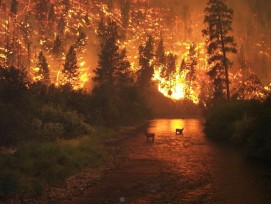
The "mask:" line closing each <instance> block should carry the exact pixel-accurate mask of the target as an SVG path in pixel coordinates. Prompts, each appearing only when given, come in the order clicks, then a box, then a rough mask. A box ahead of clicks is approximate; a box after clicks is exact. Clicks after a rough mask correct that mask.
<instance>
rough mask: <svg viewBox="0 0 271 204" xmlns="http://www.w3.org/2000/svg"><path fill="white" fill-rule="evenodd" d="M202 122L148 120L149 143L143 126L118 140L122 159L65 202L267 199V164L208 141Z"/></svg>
mask: <svg viewBox="0 0 271 204" xmlns="http://www.w3.org/2000/svg"><path fill="white" fill-rule="evenodd" d="M182 127H183V128H184V132H183V135H179V134H178V135H176V134H175V129H176V128H182ZM202 128H203V126H202V121H201V120H199V119H156V120H152V121H150V123H149V126H148V127H147V130H148V132H153V133H155V141H154V143H151V142H146V138H145V136H144V130H142V131H141V132H139V133H138V134H137V135H136V136H134V137H131V138H128V139H126V140H124V141H122V142H120V143H119V144H118V145H119V147H120V148H122V149H123V151H125V153H126V154H127V157H128V159H126V160H124V161H123V163H122V165H120V167H119V168H117V169H114V170H112V171H110V172H109V173H108V175H106V176H105V177H104V179H102V181H101V182H100V183H98V184H97V185H96V186H94V187H92V188H91V189H89V190H88V191H87V192H86V193H85V194H84V195H82V196H81V197H79V198H76V199H75V200H73V201H71V203H135V204H137V203H138V204H141V203H142V204H144V203H146V204H148V203H161V204H162V203H163V204H164V203H165V204H166V203H169V204H171V203H172V204H175V203H176V204H179V203H180V204H182V203H242V204H243V203H248V204H249V203H271V194H270V192H271V182H270V181H271V171H270V168H268V167H266V166H264V165H263V164H261V163H255V162H250V161H248V160H247V159H246V157H245V156H244V155H243V153H242V152H241V151H240V150H238V149H236V148H233V147H229V146H224V145H219V144H217V143H214V142H212V141H209V140H208V139H207V138H206V137H205V135H204V133H203V131H202ZM221 131H223V130H221Z"/></svg>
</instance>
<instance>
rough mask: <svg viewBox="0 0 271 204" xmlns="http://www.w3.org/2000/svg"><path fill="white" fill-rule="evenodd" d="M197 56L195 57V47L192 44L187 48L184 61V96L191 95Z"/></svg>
mask: <svg viewBox="0 0 271 204" xmlns="http://www.w3.org/2000/svg"><path fill="white" fill-rule="evenodd" d="M197 64H198V62H197V56H196V45H195V43H192V44H191V45H190V48H189V54H188V59H187V61H186V69H187V74H186V85H187V90H186V91H187V93H186V96H189V95H190V94H191V91H192V89H193V88H194V86H193V84H194V81H195V72H196V66H197Z"/></svg>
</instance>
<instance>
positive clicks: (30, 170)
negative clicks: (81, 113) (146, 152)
mask: <svg viewBox="0 0 271 204" xmlns="http://www.w3.org/2000/svg"><path fill="white" fill-rule="evenodd" d="M146 124H147V121H142V122H140V123H135V124H134V125H130V126H122V127H120V128H118V130H114V131H113V130H112V129H111V130H109V129H105V128H98V129H96V130H93V133H92V134H91V135H90V136H91V137H90V136H83V137H81V138H77V139H71V140H59V141H56V142H48V143H28V144H24V145H22V146H18V147H17V149H12V148H2V150H1V158H2V159H1V161H0V163H1V166H2V167H3V168H4V169H5V170H4V171H5V172H6V173H4V174H3V169H2V171H1V172H2V173H1V177H0V179H2V180H1V182H2V183H1V184H2V186H1V187H2V189H1V196H3V193H5V194H6V195H5V196H6V197H5V199H2V201H4V202H5V203H21V202H24V203H29V202H30V203H48V202H57V201H61V200H62V201H63V200H69V199H72V198H73V197H75V196H78V195H80V194H82V193H83V192H84V190H86V189H87V188H89V187H90V186H92V185H94V184H95V183H96V182H97V181H99V180H100V179H101V177H102V175H103V174H104V173H106V172H107V171H109V170H110V169H113V168H116V167H117V166H118V165H119V162H121V161H122V160H123V159H125V155H123V154H122V152H121V150H120V149H119V148H118V147H117V146H115V145H111V144H114V143H116V142H118V141H120V140H123V139H125V138H127V137H130V136H133V135H135V134H136V132H137V131H139V130H140V129H142V128H143V127H144V126H145V125H146ZM101 135H103V136H104V137H101ZM2 156H4V157H5V159H3V158H4V157H2ZM3 178H5V181H3ZM3 184H4V185H3ZM3 187H5V188H3ZM2 198H3V197H2Z"/></svg>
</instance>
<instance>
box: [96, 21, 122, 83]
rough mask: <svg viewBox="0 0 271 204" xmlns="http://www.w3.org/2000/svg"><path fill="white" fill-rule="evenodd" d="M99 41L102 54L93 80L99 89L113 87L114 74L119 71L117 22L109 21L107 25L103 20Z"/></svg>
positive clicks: (99, 29) (100, 26)
mask: <svg viewBox="0 0 271 204" xmlns="http://www.w3.org/2000/svg"><path fill="white" fill-rule="evenodd" d="M98 39H99V42H100V53H99V61H98V67H97V68H96V69H95V70H94V73H95V76H94V78H93V80H94V82H95V83H96V86H98V87H99V86H100V87H103V86H104V87H113V85H114V81H115V80H114V72H115V70H116V69H117V65H118V60H119V42H118V40H119V35H118V30H117V24H116V22H114V21H111V20H108V22H107V24H105V23H104V21H103V20H101V22H100V24H99V27H98Z"/></svg>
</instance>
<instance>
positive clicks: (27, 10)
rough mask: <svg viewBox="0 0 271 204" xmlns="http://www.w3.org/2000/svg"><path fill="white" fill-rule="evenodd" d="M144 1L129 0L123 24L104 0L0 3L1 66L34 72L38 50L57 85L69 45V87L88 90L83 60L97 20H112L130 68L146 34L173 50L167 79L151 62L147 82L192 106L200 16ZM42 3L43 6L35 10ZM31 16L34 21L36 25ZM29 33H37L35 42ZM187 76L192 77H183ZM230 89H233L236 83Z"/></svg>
mask: <svg viewBox="0 0 271 204" xmlns="http://www.w3.org/2000/svg"><path fill="white" fill-rule="evenodd" d="M67 2H69V1H67ZM144 5H145V4H144V2H143V3H142V2H140V3H138V4H137V3H135V2H131V4H130V7H127V8H129V9H130V10H129V13H128V15H127V17H129V19H128V20H127V22H126V24H127V25H124V24H123V21H124V17H123V15H125V14H124V13H123V12H124V11H125V5H124V7H123V8H118V7H117V6H116V5H114V7H113V8H111V7H110V5H108V4H107V3H105V2H100V1H92V2H91V3H90V2H88V1H86V2H84V3H82V2H81V1H77V0H74V1H72V2H69V3H67V4H65V3H61V2H58V1H55V2H51V3H48V2H47V3H46V2H45V3H37V2H35V1H34V2H31V3H24V2H20V4H19V7H18V9H17V10H16V9H15V11H16V15H10V12H9V10H8V9H7V8H5V9H4V4H3V5H1V6H2V8H3V9H2V11H3V12H2V14H1V15H2V16H1V25H2V26H1V29H0V35H1V36H2V37H1V45H2V46H1V47H0V59H1V64H2V65H14V66H19V67H29V70H35V71H34V73H35V72H38V71H37V62H38V59H37V56H38V53H39V52H40V51H43V52H44V55H45V57H46V59H47V61H48V64H49V67H50V75H51V77H50V80H51V82H52V83H55V84H56V85H57V86H59V85H61V84H65V80H64V78H65V77H63V76H62V75H63V72H62V71H61V70H63V65H64V63H65V60H66V56H65V55H66V53H67V52H68V49H69V46H70V45H74V46H75V50H76V54H77V61H78V64H77V66H78V82H76V85H75V84H74V85H73V86H74V89H81V88H87V89H90V86H91V85H90V84H91V83H87V82H88V81H90V80H91V77H92V75H93V74H92V70H93V69H94V67H95V66H96V65H97V62H96V61H95V60H92V59H91V60H89V59H90V58H93V57H91V56H92V55H93V52H96V51H97V50H98V49H99V48H98V46H97V45H98V42H97V37H96V35H97V25H98V23H99V21H100V20H101V19H102V18H111V19H112V20H114V21H116V22H117V24H118V26H119V31H120V35H124V34H123V33H125V37H122V39H121V41H120V42H119V45H120V47H122V48H125V49H126V50H127V57H128V60H129V62H130V63H131V67H132V68H133V70H134V71H136V70H138V66H139V61H138V60H139V56H138V47H139V46H140V45H141V44H143V43H144V42H145V40H146V36H148V35H152V36H153V37H154V44H153V46H154V47H153V51H154V52H155V50H156V49H157V44H158V42H159V40H160V39H161V38H163V40H164V47H165V53H166V54H168V53H174V54H175V55H176V62H175V68H174V70H173V71H172V73H170V77H168V76H162V75H163V73H162V70H163V69H162V68H161V67H159V65H155V64H154V76H153V80H154V81H155V82H156V83H157V89H158V90H159V91H160V92H161V93H162V94H163V95H165V96H166V97H168V98H171V99H173V100H180V99H185V98H186V99H190V100H192V101H193V102H194V103H196V104H197V103H198V102H199V95H200V92H201V86H202V82H203V81H206V80H208V76H207V75H206V70H207V64H208V63H207V59H208V55H207V54H206V48H205V39H204V38H203V37H202V36H201V30H202V23H201V22H202V16H201V15H197V14H195V13H193V18H191V15H192V13H190V12H189V9H187V10H182V11H181V12H180V14H179V15H175V14H174V12H173V10H171V9H170V8H162V7H160V8H159V7H153V8H152V7H145V6H144ZM148 5H149V4H148ZM42 7H43V8H46V9H47V10H46V11H45V10H44V11H43V10H39V8H42ZM184 8H186V7H184ZM187 8H188V7H187ZM123 9H124V10H123ZM15 11H14V12H15ZM12 12H13V11H12ZM45 12H48V13H45ZM34 17H36V18H37V19H38V20H39V21H40V24H39V25H38V26H37V24H36V22H37V20H35V19H34ZM48 29H49V30H50V31H49V30H48ZM17 30H18V31H17ZM192 31H193V33H192ZM34 36H39V40H37V38H34ZM57 40H59V41H57ZM193 44H194V45H195V49H194V51H193V52H194V53H193V55H194V58H195V63H196V64H195V66H194V68H193V69H195V70H194V71H193V72H195V73H193V74H194V76H196V77H194V76H189V72H188V71H187V70H188V69H190V68H191V67H190V66H191V62H190V61H191V59H188V58H189V49H190V47H191V45H193ZM265 44H266V42H265V41H261V42H260V43H256V47H257V49H258V50H259V55H261V56H262V58H263V59H262V61H263V63H265V65H264V66H265V67H266V66H267V64H268V63H270V59H269V58H270V57H269V55H270V53H269V52H270V48H266V46H265ZM154 55H155V53H154ZM190 57H191V56H190ZM192 57H193V56H192ZM16 58H17V59H16ZM94 59H96V57H94ZM189 60H190V61H189ZM154 61H155V59H154ZM182 66H183V67H182ZM265 69H266V68H265ZM189 77H190V78H191V77H192V78H191V79H190V80H189V79H188V78H189ZM244 77H245V76H244ZM38 79H39V77H37V76H33V81H36V80H38ZM63 80H64V81H63ZM233 84H236V83H233ZM267 84H268V81H267ZM237 86H238V85H237ZM232 89H233V90H236V87H234V88H232Z"/></svg>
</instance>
